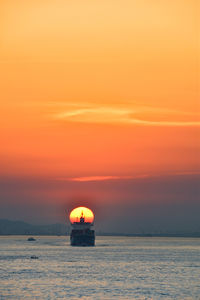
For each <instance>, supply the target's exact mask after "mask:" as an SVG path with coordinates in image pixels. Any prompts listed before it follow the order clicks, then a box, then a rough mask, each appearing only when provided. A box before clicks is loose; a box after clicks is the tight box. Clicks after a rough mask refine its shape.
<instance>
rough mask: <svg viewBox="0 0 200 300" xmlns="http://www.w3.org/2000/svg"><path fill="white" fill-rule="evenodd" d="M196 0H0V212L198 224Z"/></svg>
mask: <svg viewBox="0 0 200 300" xmlns="http://www.w3.org/2000/svg"><path fill="white" fill-rule="evenodd" d="M199 14H200V5H199V1H198V0H190V1H189V0H174V1H167V0H151V1H149V0H140V1H139V0H125V1H124V0H123V1H122V0H117V1H114V0H106V1H104V0H103V1H97V0H95V1H94V0H93V1H92V0H86V1H82V0H81V1H80V0H74V1H68V0H67V1H66V0H57V1H53V0H34V1H33V0H29V1H26V0H1V2H0V218H7V219H11V220H24V221H29V222H32V223H36V224H38V223H40V224H41V223H52V222H65V221H67V220H66V219H68V217H67V218H66V216H65V209H66V210H67V211H70V209H72V208H74V207H75V206H76V205H81V206H82V205H86V206H89V207H90V208H92V209H93V211H94V213H95V222H96V226H97V228H98V229H99V230H102V231H110V232H111V231H112V232H128V233H132V232H152V231H154V232H162V231H200V220H199V217H198V212H199V211H200V200H199V198H200V197H199V194H200V190H199V187H198V182H199V179H200V158H199V148H200V139H199V129H200V117H199V103H200V102H199V101H200V76H199V70H200V54H199V53H200V21H199V19H200V18H199Z"/></svg>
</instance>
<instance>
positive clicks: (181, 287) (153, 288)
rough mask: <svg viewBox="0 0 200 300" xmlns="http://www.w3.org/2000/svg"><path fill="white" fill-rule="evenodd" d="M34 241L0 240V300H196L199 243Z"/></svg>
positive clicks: (177, 240)
mask: <svg viewBox="0 0 200 300" xmlns="http://www.w3.org/2000/svg"><path fill="white" fill-rule="evenodd" d="M35 239H36V241H32V242H29V241H27V236H1V237H0V299H6V300H7V299H200V238H161V237H156V238H155V237H112V236H107V237H103V236H97V237H96V246H95V247H71V246H70V242H69V237H67V236H56V237H55V236H54V237H53V236H36V237H35ZM31 257H33V258H31Z"/></svg>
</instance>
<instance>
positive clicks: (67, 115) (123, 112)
mask: <svg viewBox="0 0 200 300" xmlns="http://www.w3.org/2000/svg"><path fill="white" fill-rule="evenodd" d="M138 114H140V115H144V116H145V117H143V118H141V117H138ZM152 115H153V116H154V119H153V120H152ZM162 115H165V116H166V115H167V117H165V120H159V118H160V117H161V116H162ZM172 115H173V119H174V116H176V118H177V119H178V120H175V121H174V120H173V121H171V120H170V118H171V116H172ZM182 116H184V117H185V116H190V118H187V120H184V121H181V120H179V119H180V118H181V117H182ZM191 116H196V115H195V114H191V113H187V112H178V111H170V110H168V109H159V108H152V107H135V108H124V107H98V106H89V105H88V106H86V107H80V108H78V107H77V108H72V107H69V108H68V109H67V110H66V108H65V110H64V111H62V112H58V113H55V114H54V115H53V119H56V120H65V121H70V122H81V123H107V124H109V123H111V124H130V125H141V126H178V127H184V126H187V127H188V126H189V127H199V126H200V121H199V120H197V121H194V120H191ZM149 117H151V120H149ZM184 119H185V118H184Z"/></svg>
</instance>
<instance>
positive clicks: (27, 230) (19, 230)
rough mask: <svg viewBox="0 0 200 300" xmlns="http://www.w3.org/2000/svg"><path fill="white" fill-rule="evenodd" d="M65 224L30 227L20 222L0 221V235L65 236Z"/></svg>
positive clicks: (30, 225)
mask: <svg viewBox="0 0 200 300" xmlns="http://www.w3.org/2000/svg"><path fill="white" fill-rule="evenodd" d="M67 234H69V227H68V226H67V225H65V224H59V223H57V224H50V225H32V224H29V223H25V222H22V221H10V220H6V219H0V235H67Z"/></svg>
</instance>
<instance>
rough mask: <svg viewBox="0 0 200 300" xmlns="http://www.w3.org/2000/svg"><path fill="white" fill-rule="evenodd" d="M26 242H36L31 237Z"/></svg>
mask: <svg viewBox="0 0 200 300" xmlns="http://www.w3.org/2000/svg"><path fill="white" fill-rule="evenodd" d="M27 241H28V242H34V241H36V239H34V238H33V237H32V236H31V237H29V238H28V239H27Z"/></svg>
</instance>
